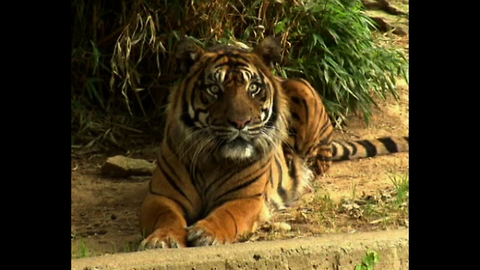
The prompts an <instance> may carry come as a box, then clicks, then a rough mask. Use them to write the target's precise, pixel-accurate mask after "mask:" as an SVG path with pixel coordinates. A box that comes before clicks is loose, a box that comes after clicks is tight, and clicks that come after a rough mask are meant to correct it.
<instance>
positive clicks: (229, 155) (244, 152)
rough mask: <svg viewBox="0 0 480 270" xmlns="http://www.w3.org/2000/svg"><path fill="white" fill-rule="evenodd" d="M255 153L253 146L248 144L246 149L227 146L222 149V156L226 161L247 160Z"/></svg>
mask: <svg viewBox="0 0 480 270" xmlns="http://www.w3.org/2000/svg"><path fill="white" fill-rule="evenodd" d="M254 152H255V149H254V148H253V146H252V145H250V144H248V145H246V146H245V147H239V146H230V145H228V144H227V145H225V146H223V147H222V150H221V154H222V156H223V157H224V158H226V159H247V158H250V157H251V156H252V155H253V154H254Z"/></svg>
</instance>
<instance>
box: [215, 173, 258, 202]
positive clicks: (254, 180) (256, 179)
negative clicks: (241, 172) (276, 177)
mask: <svg viewBox="0 0 480 270" xmlns="http://www.w3.org/2000/svg"><path fill="white" fill-rule="evenodd" d="M262 176H263V174H260V175H259V176H257V177H255V178H253V179H252V180H250V181H247V182H245V183H243V184H241V185H238V186H236V187H233V188H231V189H229V190H227V191H226V192H224V193H223V194H222V195H220V196H218V197H217V199H216V200H215V201H216V202H218V201H220V199H221V198H223V197H225V196H228V195H230V194H232V193H235V192H237V191H240V190H242V189H244V188H247V187H249V186H250V185H251V184H253V183H255V182H257V181H258V179H260V177H262Z"/></svg>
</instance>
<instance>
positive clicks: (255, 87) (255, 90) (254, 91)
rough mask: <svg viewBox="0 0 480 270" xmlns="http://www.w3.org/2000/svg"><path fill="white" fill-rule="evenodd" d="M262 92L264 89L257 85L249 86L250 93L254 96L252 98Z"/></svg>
mask: <svg viewBox="0 0 480 270" xmlns="http://www.w3.org/2000/svg"><path fill="white" fill-rule="evenodd" d="M261 90H262V87H261V86H260V85H259V84H257V83H252V84H250V85H249V86H248V92H250V95H252V97H254V96H255V95H257V94H258V93H260V91H261Z"/></svg>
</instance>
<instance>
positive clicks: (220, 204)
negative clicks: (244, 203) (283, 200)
mask: <svg viewBox="0 0 480 270" xmlns="http://www.w3.org/2000/svg"><path fill="white" fill-rule="evenodd" d="M260 196H263V193H257V194H254V195H252V196H246V197H241V198H236V199H225V200H220V201H217V202H216V203H215V204H213V205H212V206H211V207H210V208H209V209H207V208H205V211H204V213H203V217H206V216H208V214H210V213H211V212H212V211H213V210H215V209H216V208H218V207H220V206H222V205H223V204H224V203H226V202H230V201H233V200H238V199H249V198H255V197H260Z"/></svg>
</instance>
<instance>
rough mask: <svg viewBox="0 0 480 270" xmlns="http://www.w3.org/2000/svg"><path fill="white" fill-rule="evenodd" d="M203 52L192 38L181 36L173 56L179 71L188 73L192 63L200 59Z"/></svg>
mask: <svg viewBox="0 0 480 270" xmlns="http://www.w3.org/2000/svg"><path fill="white" fill-rule="evenodd" d="M203 53H204V50H203V49H202V48H200V47H199V46H198V45H197V44H195V41H193V39H191V38H183V39H182V40H180V41H179V42H178V44H177V49H176V50H175V58H176V59H177V64H178V65H179V66H180V70H181V72H182V73H184V74H186V73H188V71H189V70H190V68H191V67H192V65H193V64H194V63H195V62H196V61H197V60H198V59H200V57H201V56H202V55H203Z"/></svg>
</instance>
